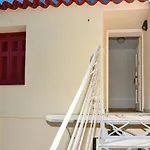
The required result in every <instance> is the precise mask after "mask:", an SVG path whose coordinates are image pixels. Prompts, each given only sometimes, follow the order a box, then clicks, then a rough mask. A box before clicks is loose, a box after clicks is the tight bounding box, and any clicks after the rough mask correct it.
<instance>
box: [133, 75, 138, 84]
mask: <svg viewBox="0 0 150 150" xmlns="http://www.w3.org/2000/svg"><path fill="white" fill-rule="evenodd" d="M137 78H138V76H135V78H134V80H133V83H134V84H135V81H136V79H137Z"/></svg>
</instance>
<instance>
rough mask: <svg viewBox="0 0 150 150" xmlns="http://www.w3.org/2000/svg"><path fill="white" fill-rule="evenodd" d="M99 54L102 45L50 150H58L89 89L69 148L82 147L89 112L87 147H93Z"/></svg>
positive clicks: (96, 111)
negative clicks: (70, 121)
mask: <svg viewBox="0 0 150 150" xmlns="http://www.w3.org/2000/svg"><path fill="white" fill-rule="evenodd" d="M99 54H100V47H98V49H97V50H96V51H95V53H94V55H93V57H92V60H91V62H90V65H89V67H88V70H87V72H86V74H85V76H84V78H83V81H82V84H81V86H80V88H79V90H78V92H77V94H76V96H75V98H74V100H73V102H72V104H71V105H70V108H69V110H68V112H67V114H66V116H65V118H64V120H63V122H62V124H61V126H60V128H59V130H58V132H57V135H56V137H55V139H54V141H53V143H52V145H51V148H50V150H57V149H58V146H59V143H60V141H61V138H62V136H63V134H64V131H65V129H66V127H67V125H68V122H69V120H70V118H71V116H72V114H73V112H74V110H75V108H76V106H77V104H78V102H79V100H80V98H81V95H82V94H83V92H84V90H85V89H87V91H86V92H85V96H84V98H83V105H82V107H81V111H80V114H79V116H78V120H77V122H76V125H75V128H74V131H73V134H72V137H71V140H70V142H69V145H68V148H67V150H76V149H79V150H80V149H81V147H82V141H83V138H84V134H85V130H86V126H87V124H88V117H89V114H93V117H92V120H91V122H90V129H89V133H88V139H87V143H88V144H87V145H86V147H87V149H86V150H88V149H90V147H91V143H92V142H91V139H92V137H93V136H94V132H95V125H96V120H97V115H98V109H99V107H98V105H97V103H98V102H99V100H98V96H97V95H99V90H97V89H98V86H99V84H98V74H99V69H98V68H99V67H98V59H99Z"/></svg>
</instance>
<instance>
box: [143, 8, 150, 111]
mask: <svg viewBox="0 0 150 150" xmlns="http://www.w3.org/2000/svg"><path fill="white" fill-rule="evenodd" d="M147 20H148V30H147V31H144V99H145V100H144V108H145V111H146V112H150V92H149V89H150V65H149V64H150V59H149V56H150V42H149V39H150V9H149V12H148V15H147Z"/></svg>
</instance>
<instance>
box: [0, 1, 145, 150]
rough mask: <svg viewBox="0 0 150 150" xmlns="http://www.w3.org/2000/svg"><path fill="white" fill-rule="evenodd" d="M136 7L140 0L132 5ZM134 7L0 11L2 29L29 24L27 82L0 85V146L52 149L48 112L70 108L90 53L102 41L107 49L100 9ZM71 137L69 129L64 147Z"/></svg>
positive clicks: (14, 149) (12, 149)
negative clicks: (104, 41) (20, 84)
mask: <svg viewBox="0 0 150 150" xmlns="http://www.w3.org/2000/svg"><path fill="white" fill-rule="evenodd" d="M142 5H143V4H142ZM136 6H137V8H138V7H141V4H140V3H136V4H135V3H134V4H132V5H131V7H132V9H133V8H134V7H136ZM131 7H129V5H127V3H124V2H123V3H122V4H120V5H112V4H111V3H110V5H108V6H103V7H102V6H101V5H100V4H97V5H95V6H93V7H91V6H88V5H86V4H85V5H83V6H82V7H78V6H76V5H72V6H71V7H65V6H63V5H62V6H61V7H59V8H51V7H49V8H47V9H42V8H37V9H30V8H28V9H26V10H16V11H11V10H7V11H0V20H1V23H0V32H3V31H4V30H5V31H8V29H9V30H11V28H12V30H16V26H18V27H17V30H22V28H24V26H26V33H27V49H26V85H25V86H0V139H2V140H0V142H1V143H0V149H2V150H20V149H21V150H41V149H43V150H45V149H48V148H49V146H50V145H51V143H52V141H53V139H54V136H55V135H56V132H57V128H52V127H50V126H48V125H47V124H46V122H45V116H46V115H48V114H52V113H60V114H65V113H66V112H67V109H68V107H69V105H70V104H71V102H72V100H73V98H74V96H75V94H76V92H77V90H78V88H79V86H80V83H81V81H82V78H83V76H84V74H85V71H86V68H87V66H88V64H89V59H90V57H91V55H92V53H93V52H94V51H95V49H96V48H97V46H98V45H101V46H102V49H103V38H102V36H103V30H102V28H103V18H102V11H103V10H104V9H106V10H107V9H110V10H112V9H122V8H123V9H124V8H125V9H128V8H129V9H131ZM88 19H90V21H89V22H88ZM12 26H14V27H12ZM4 27H5V29H4ZM7 27H8V28H7ZM10 27H11V28H10ZM104 66H105V65H104ZM103 69H105V67H103ZM75 113H77V111H76V112H75ZM67 139H68V133H67V132H66V133H65V138H63V140H64V141H62V145H63V146H62V147H61V148H60V149H61V150H63V149H65V148H64V145H66V142H67Z"/></svg>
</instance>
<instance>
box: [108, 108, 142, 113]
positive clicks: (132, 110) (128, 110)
mask: <svg viewBox="0 0 150 150" xmlns="http://www.w3.org/2000/svg"><path fill="white" fill-rule="evenodd" d="M109 112H127V113H128V112H129V113H130V112H135V113H136V112H140V111H137V110H136V109H135V108H109Z"/></svg>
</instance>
